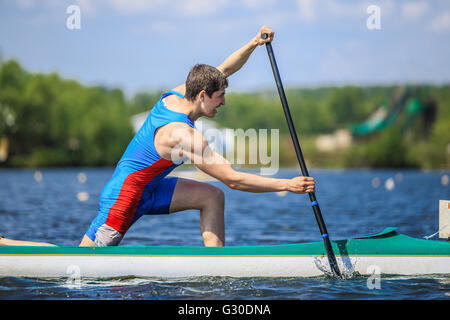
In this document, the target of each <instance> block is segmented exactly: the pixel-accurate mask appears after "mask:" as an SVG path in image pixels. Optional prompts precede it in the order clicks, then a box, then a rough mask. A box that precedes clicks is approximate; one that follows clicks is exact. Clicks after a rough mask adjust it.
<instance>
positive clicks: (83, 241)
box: [78, 235, 97, 247]
mask: <svg viewBox="0 0 450 320" xmlns="http://www.w3.org/2000/svg"><path fill="white" fill-rule="evenodd" d="M78 246H79V247H96V246H97V245H96V244H95V242H94V241H92V240H91V239H89V237H88V236H87V235H84V237H83V239H81V242H80V244H79V245H78Z"/></svg>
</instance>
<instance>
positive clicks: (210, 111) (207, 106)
mask: <svg viewBox="0 0 450 320" xmlns="http://www.w3.org/2000/svg"><path fill="white" fill-rule="evenodd" d="M224 105H225V88H223V89H220V90H218V91H215V92H214V93H213V94H212V96H211V98H210V97H208V95H207V94H206V93H205V95H204V101H203V108H204V109H203V110H204V112H205V116H207V117H209V118H213V117H214V116H215V115H216V113H217V109H218V108H219V107H220V106H224Z"/></svg>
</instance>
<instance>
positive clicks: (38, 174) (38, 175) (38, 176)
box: [34, 170, 42, 182]
mask: <svg viewBox="0 0 450 320" xmlns="http://www.w3.org/2000/svg"><path fill="white" fill-rule="evenodd" d="M34 180H36V182H41V181H42V172H40V171H39V170H36V171H35V172H34Z"/></svg>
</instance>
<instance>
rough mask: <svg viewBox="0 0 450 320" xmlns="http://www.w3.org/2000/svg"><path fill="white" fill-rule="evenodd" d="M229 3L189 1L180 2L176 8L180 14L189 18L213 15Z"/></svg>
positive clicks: (209, 0) (202, 0)
mask: <svg viewBox="0 0 450 320" xmlns="http://www.w3.org/2000/svg"><path fill="white" fill-rule="evenodd" d="M227 3H228V1H226V0H213V1H212V0H188V1H179V2H178V3H177V4H176V8H177V10H178V12H179V13H180V14H183V15H188V16H203V15H211V14H214V13H216V12H218V11H219V10H220V9H222V8H223V7H225V5H226V4H227Z"/></svg>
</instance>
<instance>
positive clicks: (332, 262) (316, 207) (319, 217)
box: [261, 33, 342, 278]
mask: <svg viewBox="0 0 450 320" xmlns="http://www.w3.org/2000/svg"><path fill="white" fill-rule="evenodd" d="M268 37H269V35H268V34H267V33H263V34H261V38H262V39H267V38H268ZM266 48H267V53H268V55H269V59H270V64H271V66H272V71H273V75H274V77H275V82H276V84H277V88H278V94H279V95H280V99H281V105H282V106H283V110H284V115H285V116H286V121H287V124H288V127H289V132H290V134H291V138H292V142H293V144H294V148H295V153H296V154H297V160H298V163H299V165H300V169H301V171H302V175H303V176H305V177H308V176H309V173H308V169H307V168H306V164H305V159H304V158H303V154H302V149H301V148H300V143H299V142H298V137H297V133H296V131H295V127H294V122H293V121H292V117H291V112H290V110H289V106H288V103H287V99H286V94H285V93H284V89H283V84H282V82H281V77H280V72H279V71H278V66H277V62H276V60H275V55H274V53H273V49H272V44H271V43H270V42H267V43H266ZM308 195H309V199H310V200H311V206H312V209H313V211H314V216H315V218H316V221H317V224H318V226H319V230H320V233H321V234H322V238H323V241H324V245H325V250H326V252H327V257H328V262H329V263H330V268H331V271H332V273H333V274H334V275H335V276H336V277H339V278H341V277H342V275H341V272H340V270H339V267H338V264H337V261H336V256H335V255H334V252H333V248H332V246H331V241H330V238H329V235H328V231H327V228H326V226H325V222H324V221H323V218H322V213H321V211H320V208H319V203H318V202H317V199H316V195H315V193H314V192H308Z"/></svg>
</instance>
